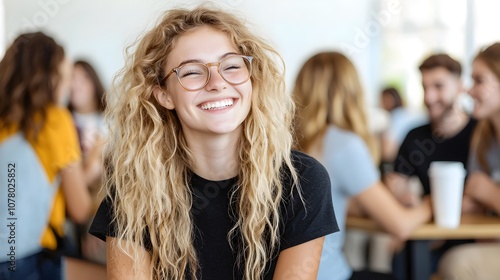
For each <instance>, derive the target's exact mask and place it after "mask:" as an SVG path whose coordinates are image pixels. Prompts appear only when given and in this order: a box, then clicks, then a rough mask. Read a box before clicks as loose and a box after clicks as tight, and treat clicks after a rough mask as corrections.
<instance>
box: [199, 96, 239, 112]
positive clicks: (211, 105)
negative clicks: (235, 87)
mask: <svg viewBox="0 0 500 280" xmlns="http://www.w3.org/2000/svg"><path fill="white" fill-rule="evenodd" d="M231 105H233V99H231V98H230V99H224V100H220V101H216V102H207V103H204V104H203V105H201V109H203V110H216V109H222V108H226V107H229V106H231Z"/></svg>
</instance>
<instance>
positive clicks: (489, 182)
mask: <svg viewBox="0 0 500 280" xmlns="http://www.w3.org/2000/svg"><path fill="white" fill-rule="evenodd" d="M472 80H473V81H474V84H473V86H472V88H471V89H470V90H469V94H470V95H471V96H472V97H473V98H474V101H475V102H474V104H475V105H474V111H473V113H472V115H473V117H474V118H476V119H477V120H478V124H477V127H476V128H475V130H474V135H473V138H472V143H471V156H470V158H469V163H468V172H469V176H468V177H467V180H466V182H465V190H464V201H463V206H462V211H463V212H464V213H470V212H477V211H488V212H491V213H493V214H494V215H498V214H500V43H494V44H493V45H490V46H489V47H487V48H485V49H484V50H482V51H480V52H479V53H478V54H477V56H476V57H475V59H474V62H473V64H472ZM498 237H499V238H500V233H499V234H498ZM499 259H500V242H499V241H498V240H497V241H496V242H480V243H472V244H466V245H460V246H456V247H454V248H453V249H451V250H450V251H448V252H447V253H446V254H445V255H444V256H443V259H442V261H441V263H440V267H439V272H440V274H441V276H442V277H443V278H444V279H454V280H468V279H496V278H497V277H499V275H500V265H499V262H498V260H499Z"/></svg>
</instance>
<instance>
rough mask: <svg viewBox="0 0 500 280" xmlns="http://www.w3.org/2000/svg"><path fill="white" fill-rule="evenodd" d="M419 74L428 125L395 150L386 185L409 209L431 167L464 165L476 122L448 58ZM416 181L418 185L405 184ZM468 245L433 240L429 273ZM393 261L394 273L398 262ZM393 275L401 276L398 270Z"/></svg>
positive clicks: (429, 61)
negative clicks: (446, 255) (447, 163)
mask: <svg viewBox="0 0 500 280" xmlns="http://www.w3.org/2000/svg"><path fill="white" fill-rule="evenodd" d="M419 70H420V72H421V74H422V87H423V90H424V103H425V106H426V107H427V111H428V116H429V121H430V122H429V123H428V124H425V125H423V126H420V127H417V128H414V129H412V130H411V131H410V132H409V133H408V135H406V138H405V140H404V141H403V143H402V144H401V147H400V148H399V152H398V155H397V156H396V159H395V161H394V172H392V173H389V174H387V175H386V176H385V182H386V184H387V186H388V187H389V188H390V189H391V191H392V192H393V193H394V195H395V196H396V197H397V198H398V199H399V200H400V201H401V202H402V203H403V204H405V205H407V206H408V207H413V206H415V205H419V203H420V202H419V201H420V199H421V197H422V195H427V194H430V182H429V175H428V173H427V172H428V170H429V166H430V163H431V162H433V161H458V162H461V163H462V164H464V168H465V166H466V164H467V160H468V157H469V146H470V141H471V138H472V131H473V129H474V127H475V125H476V121H475V120H474V119H473V118H471V117H470V116H469V115H468V114H467V113H466V112H465V111H464V110H463V108H462V106H461V104H460V100H461V96H462V95H463V94H464V92H465V88H464V85H463V81H462V79H461V75H462V66H461V65H460V63H459V62H458V61H457V60H455V59H453V58H451V57H450V56H449V55H447V54H442V53H440V54H433V55H430V56H429V57H427V58H425V59H424V60H423V62H422V63H421V65H420V66H419ZM414 177H418V178H419V181H420V183H421V185H415V184H410V182H414V180H410V179H412V178H414ZM468 242H471V240H437V241H435V242H433V243H432V245H431V247H432V249H431V250H432V254H431V255H432V260H431V270H432V271H433V272H434V271H436V269H437V263H438V260H439V258H440V257H441V256H442V254H443V253H444V252H445V251H446V250H448V249H449V248H451V247H453V246H455V245H459V244H463V243H468ZM400 257H401V256H400V255H397V256H396V258H395V259H394V260H395V264H394V266H393V267H394V269H395V270H397V268H398V267H399V265H398V262H401V261H403V260H402V259H401V258H400ZM395 273H396V274H399V273H402V272H400V271H399V270H397V271H395Z"/></svg>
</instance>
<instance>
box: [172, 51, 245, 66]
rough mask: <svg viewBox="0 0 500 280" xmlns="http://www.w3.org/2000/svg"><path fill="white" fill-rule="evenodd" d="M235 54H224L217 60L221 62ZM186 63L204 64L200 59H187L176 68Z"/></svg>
mask: <svg viewBox="0 0 500 280" xmlns="http://www.w3.org/2000/svg"><path fill="white" fill-rule="evenodd" d="M235 54H238V53H235V52H228V53H225V54H223V55H221V56H220V57H219V60H222V59H224V58H226V57H228V56H230V55H235ZM188 63H204V62H203V60H201V59H188V60H184V61H182V62H181V63H180V64H179V65H178V66H177V67H181V66H182V65H184V64H188Z"/></svg>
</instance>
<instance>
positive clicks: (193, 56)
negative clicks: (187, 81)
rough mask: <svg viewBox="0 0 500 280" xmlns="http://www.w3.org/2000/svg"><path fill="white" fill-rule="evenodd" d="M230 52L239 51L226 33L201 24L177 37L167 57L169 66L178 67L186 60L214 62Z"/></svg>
mask: <svg viewBox="0 0 500 280" xmlns="http://www.w3.org/2000/svg"><path fill="white" fill-rule="evenodd" d="M229 52H234V53H237V52H238V50H237V48H236V46H235V45H234V43H233V42H232V41H231V38H230V37H229V36H228V35H227V34H226V33H224V32H222V31H219V30H216V29H214V28H211V27H208V26H201V27H198V28H196V29H194V30H191V31H189V32H187V33H185V34H183V35H181V36H179V38H177V40H176V42H175V44H174V46H173V48H172V51H171V52H170V54H169V55H168V57H167V67H177V66H178V65H179V64H180V63H181V62H183V61H186V60H198V61H200V62H203V63H208V62H214V61H218V60H219V59H220V58H221V57H223V56H224V54H226V53H229Z"/></svg>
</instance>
